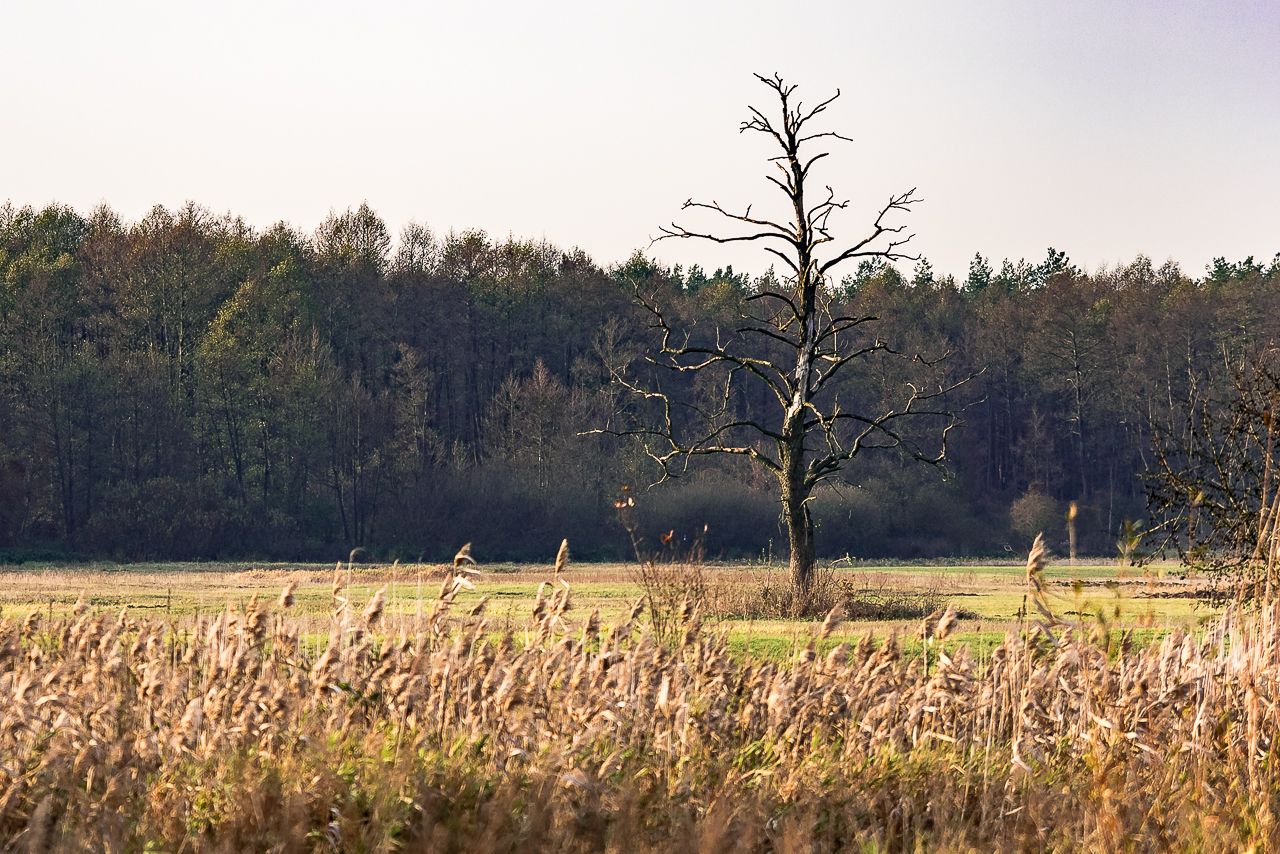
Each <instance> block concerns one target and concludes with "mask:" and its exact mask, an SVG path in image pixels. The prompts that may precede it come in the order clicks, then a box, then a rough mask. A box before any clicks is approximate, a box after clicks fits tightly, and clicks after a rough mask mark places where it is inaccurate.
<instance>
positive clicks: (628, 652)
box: [0, 568, 1280, 852]
mask: <svg viewBox="0 0 1280 854" xmlns="http://www.w3.org/2000/svg"><path fill="white" fill-rule="evenodd" d="M1032 569H1034V568H1029V572H1028V584H1029V595H1030V597H1031V599H1032V602H1033V604H1036V605H1037V608H1038V606H1039V605H1043V604H1045V603H1044V600H1043V598H1042V596H1043V592H1042V591H1043V588H1042V586H1040V581H1039V577H1038V571H1037V572H1033V571H1032ZM341 580H342V579H341V578H339V579H337V580H336V581H335V585H334V591H333V601H334V603H335V610H334V613H333V615H332V618H331V620H330V622H329V634H328V640H327V643H324V644H321V646H320V647H319V648H317V649H314V650H310V649H308V644H306V643H305V639H304V638H302V637H301V636H300V624H299V623H298V622H297V621H295V620H293V619H292V618H291V617H290V616H289V612H288V609H287V608H285V607H283V603H287V601H288V599H289V596H288V595H282V596H281V599H280V601H279V602H277V603H275V604H273V605H270V606H269V605H267V604H266V603H262V602H258V601H257V600H255V601H253V602H251V603H249V604H248V605H247V606H244V607H242V608H239V609H231V608H228V610H227V611H224V612H222V613H221V614H218V615H217V616H214V617H199V618H197V619H196V620H195V621H194V622H192V623H190V624H189V625H182V626H179V625H177V624H175V623H169V622H163V621H135V620H133V619H131V618H130V616H129V614H128V613H127V612H122V613H120V614H118V615H114V616H112V615H102V614H99V615H94V614H92V613H83V614H82V615H80V616H76V617H73V618H70V619H66V620H59V621H54V622H52V623H49V622H48V621H47V620H44V621H42V620H41V615H40V614H39V613H33V614H32V615H30V616H28V617H26V618H25V619H21V620H4V621H0V840H2V841H3V842H2V844H3V847H4V849H5V850H30V851H36V850H50V851H61V850H67V851H70V850H75V851H83V850H97V851H113V852H114V851H144V850H161V851H175V852H176V851H183V852H203V851H250V850H252V851H390V850H397V849H400V848H405V849H408V850H440V851H459V850H467V851H472V850H477V851H488V850H494V851H496V850H502V851H513V850H519V851H534V850H557V851H558V850H583V851H586V850H614V851H649V850H664V851H669V850H688V851H693V850H718V851H758V852H764V851H784V850H859V851H915V850H938V851H944V850H945V851H952V850H955V851H973V850H979V851H1027V850H1034V851H1040V850H1045V851H1057V850H1095V851H1120V850H1135V851H1147V850H1151V851H1156V850H1179V851H1239V850H1245V849H1247V848H1249V847H1250V846H1254V847H1255V850H1259V851H1261V850H1271V849H1274V848H1275V847H1276V842H1277V840H1276V821H1275V814H1276V810H1277V808H1278V807H1280V803H1278V802H1277V798H1278V797H1280V794H1278V793H1280V774H1278V773H1277V770H1276V769H1277V760H1278V759H1280V746H1278V745H1277V743H1276V733H1277V732H1280V708H1278V707H1277V703H1276V701H1277V690H1276V686H1277V684H1280V610H1278V609H1277V607H1276V606H1275V605H1270V606H1268V607H1266V608H1263V609H1260V610H1256V611H1252V612H1247V613H1246V612H1243V611H1241V610H1238V609H1232V610H1229V611H1228V612H1227V613H1226V614H1225V616H1223V618H1222V619H1221V620H1220V621H1219V622H1217V623H1215V624H1214V625H1213V626H1211V627H1210V628H1209V629H1208V631H1207V632H1206V633H1205V634H1204V635H1203V636H1202V637H1193V636H1190V635H1187V634H1185V633H1183V632H1182V631H1177V632H1174V633H1172V634H1169V635H1167V636H1166V637H1164V639H1163V640H1162V641H1161V642H1160V643H1158V644H1156V645H1154V646H1151V647H1148V648H1146V649H1141V650H1137V649H1132V648H1130V647H1129V646H1128V645H1127V644H1125V643H1124V642H1120V643H1115V644H1113V643H1112V638H1111V636H1110V634H1107V633H1105V632H1104V633H1098V632H1090V631H1089V630H1088V629H1089V627H1087V626H1085V625H1083V624H1069V623H1064V622H1062V621H1060V620H1059V619H1057V618H1056V617H1054V616H1053V615H1052V612H1051V610H1050V609H1048V608H1045V609H1043V610H1040V609H1037V614H1038V616H1037V618H1036V619H1035V620H1029V621H1028V622H1027V624H1026V630H1025V631H1017V632H1010V633H1009V634H1008V635H1007V636H1006V637H1005V639H1004V641H1003V643H1001V644H1000V645H999V646H998V647H997V648H996V649H995V651H994V652H993V654H992V655H991V656H990V659H989V660H984V661H983V662H978V661H976V660H975V659H974V658H973V656H972V655H970V653H969V651H968V649H967V647H965V646H956V645H955V644H954V643H952V644H948V643H947V641H946V639H945V635H946V630H945V627H944V626H943V625H941V624H935V625H933V626H931V627H928V629H927V630H926V632H925V634H926V635H927V636H929V637H931V638H932V640H933V644H934V645H933V646H931V647H929V649H930V650H931V651H930V652H929V656H930V658H929V660H928V661H927V662H926V661H925V660H923V659H921V658H920V657H916V656H904V655H903V654H902V651H901V646H900V645H899V643H898V641H897V638H890V639H889V640H888V641H886V642H884V643H883V644H881V645H879V646H878V647H877V646H876V645H875V644H874V643H873V642H872V640H871V638H870V637H866V638H863V639H862V640H860V641H859V642H858V643H856V644H852V645H845V644H842V645H840V646H838V647H836V648H834V649H832V650H830V651H829V652H828V653H827V654H825V655H819V653H818V641H819V639H820V637H819V635H820V634H823V635H825V634H826V633H827V632H829V631H830V628H829V627H826V628H823V629H819V628H818V626H817V623H816V622H815V623H814V638H813V641H812V642H811V643H809V644H808V645H807V646H805V647H803V648H802V649H800V650H799V652H798V654H797V655H796V656H795V657H794V659H793V660H791V661H789V662H787V663H785V664H774V663H759V662H752V661H749V660H748V661H743V660H740V659H734V658H733V657H731V656H730V655H729V654H728V651H727V644H726V641H725V639H724V638H723V637H712V636H708V635H707V634H706V633H704V632H703V631H702V628H701V624H700V621H699V620H698V618H697V616H696V615H694V614H687V615H684V616H681V617H678V619H679V620H680V631H679V632H675V633H674V635H673V636H674V638H675V640H674V641H673V642H672V643H671V644H670V645H664V644H660V643H658V642H657V641H656V640H655V638H654V636H653V633H652V630H651V629H650V627H649V626H648V624H647V623H643V624H642V623H641V622H639V619H638V618H635V617H633V618H632V619H631V620H629V621H627V622H624V623H621V624H618V625H613V626H601V625H600V623H599V620H598V616H597V615H596V614H595V613H591V614H586V615H581V614H578V612H575V611H573V610H572V603H571V599H570V596H571V591H570V590H569V588H568V587H567V586H561V587H559V588H556V589H555V590H554V592H553V593H552V594H551V596H550V598H549V599H548V598H544V597H543V596H542V595H541V592H540V595H539V601H538V603H537V604H536V606H535V610H536V611H537V616H536V617H535V618H534V619H533V621H532V622H530V623H529V625H528V629H527V630H526V631H520V632H518V633H515V632H508V633H505V634H498V633H495V632H493V631H491V627H490V625H489V623H488V622H487V619H486V616H485V614H484V604H483V602H482V603H480V604H479V605H476V606H473V607H471V608H470V609H464V608H463V607H462V606H460V605H458V604H457V603H456V602H455V595H456V593H457V592H458V590H459V589H460V588H461V587H463V586H465V585H467V584H470V583H471V581H469V580H468V579H467V578H466V577H465V576H459V577H458V578H456V579H455V578H447V579H445V581H444V583H443V585H442V586H441V588H440V590H439V592H438V594H437V595H436V598H434V599H432V600H431V601H429V602H427V603H425V604H424V606H423V607H422V608H421V609H420V611H419V612H418V613H417V614H415V615H413V616H412V617H410V616H407V615H404V614H398V615H397V614H396V613H394V612H393V611H391V610H390V609H388V608H387V607H386V605H385V600H384V599H383V598H382V597H383V595H384V594H383V593H381V592H380V593H379V594H378V596H377V597H375V600H374V601H372V602H371V603H368V604H367V606H366V607H363V608H361V607H360V606H359V605H358V604H353V603H351V602H349V601H348V599H349V597H348V596H346V595H344V591H343V589H342V587H341ZM289 592H290V593H291V592H292V591H289ZM943 622H944V623H945V622H946V621H945V620H944V621H943Z"/></svg>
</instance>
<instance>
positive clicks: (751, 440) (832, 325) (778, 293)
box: [608, 75, 964, 590]
mask: <svg viewBox="0 0 1280 854" xmlns="http://www.w3.org/2000/svg"><path fill="white" fill-rule="evenodd" d="M756 76H757V78H758V79H759V80H760V81H761V82H762V83H763V84H764V85H765V86H768V87H769V89H770V90H772V92H773V94H774V95H775V96H776V97H777V98H778V100H779V102H780V104H779V106H780V110H779V111H778V113H775V114H774V116H775V117H774V118H771V117H770V116H769V115H767V114H766V113H765V112H764V111H762V110H760V109H757V108H755V107H750V108H749V109H750V114H751V116H750V118H749V119H748V120H747V121H745V122H743V123H742V125H741V128H740V131H742V132H746V131H752V132H756V133H763V134H765V135H767V136H768V137H769V138H771V139H772V140H773V141H774V142H775V143H776V144H777V146H778V149H779V150H780V153H779V154H778V155H777V156H775V157H772V158H770V162H772V163H773V164H775V166H776V167H777V168H778V173H775V174H770V175H768V176H767V177H768V180H769V181H770V182H771V183H772V184H774V185H775V186H776V187H777V188H778V189H779V190H781V191H782V193H783V194H784V195H785V196H786V199H787V203H788V205H787V206H788V209H789V210H788V213H787V215H786V217H785V218H775V219H770V218H766V217H761V216H758V215H753V213H752V209H751V206H748V207H747V208H746V210H745V211H744V212H742V213H740V214H739V213H733V212H730V211H729V210H726V209H725V208H724V207H722V206H721V205H720V204H719V203H718V202H714V201H713V202H711V203H709V204H708V203H702V202H695V201H693V200H692V199H691V200H689V201H688V202H686V203H685V204H684V208H683V209H685V210H690V209H692V210H695V211H710V212H713V213H715V214H717V215H719V216H722V217H724V218H725V219H727V220H729V221H730V222H731V223H733V224H735V225H736V226H737V228H738V230H739V232H740V233H737V234H727V235H722V234H715V233H712V232H709V231H694V230H690V229H687V228H685V227H683V226H680V225H676V224H674V223H673V224H672V225H671V227H669V228H663V229H662V232H663V233H662V236H661V237H659V238H657V239H658V240H665V239H670V238H685V239H688V238H694V239H698V240H707V241H711V242H714V243H721V244H725V243H738V242H755V241H759V242H760V243H761V244H762V245H763V248H764V249H765V251H766V252H769V253H771V254H772V255H774V256H776V257H777V258H778V259H780V260H781V262H782V264H783V266H784V276H783V278H782V281H781V282H779V283H778V284H777V285H776V286H774V287H772V288H771V287H763V288H761V289H760V290H759V291H758V292H756V293H754V294H752V295H751V296H749V297H747V299H746V300H745V301H744V303H743V311H742V317H743V318H744V320H745V323H744V325H742V326H741V327H739V328H738V329H736V330H735V331H734V333H733V334H732V335H723V336H722V335H721V334H719V332H718V331H717V334H716V335H715V336H714V337H712V338H708V337H707V336H706V335H703V334H702V332H701V330H688V331H684V330H682V331H677V330H676V329H674V328H673V326H672V324H671V322H670V320H671V318H670V315H669V312H667V311H666V310H665V309H664V308H663V307H662V306H660V305H659V304H658V302H657V297H656V295H646V294H644V293H642V292H641V291H640V289H639V287H637V292H636V296H637V299H638V300H639V301H640V303H641V304H642V305H643V306H644V307H645V308H646V309H647V310H648V311H649V312H650V313H651V314H652V318H653V326H654V327H655V328H656V329H658V330H659V331H660V333H661V338H662V344H661V348H660V349H658V350H657V352H656V353H655V354H654V355H652V356H651V357H650V361H651V362H652V363H653V364H655V365H657V366H659V367H662V368H665V369H667V370H669V371H672V372H675V373H677V374H684V373H688V372H695V373H698V372H704V373H706V374H710V375H713V376H715V377H716V380H717V385H716V387H717V393H716V395H715V401H714V402H713V403H711V404H706V403H702V404H699V403H697V402H695V401H693V400H690V399H689V398H688V396H687V395H686V396H684V397H680V396H678V395H677V394H676V393H674V392H672V393H669V392H666V391H663V390H662V388H661V387H660V384H655V385H652V386H651V385H647V384H646V383H645V382H644V381H642V380H639V379H635V378H632V377H629V376H627V375H626V374H625V373H624V372H623V371H615V372H614V375H615V378H616V379H617V380H618V381H619V382H620V383H621V384H623V385H624V386H626V387H628V388H629V389H630V390H631V391H632V392H634V393H635V394H637V395H639V396H640V397H641V398H643V399H644V400H646V401H648V402H649V403H650V404H652V408H651V409H649V410H648V411H647V412H646V411H643V410H644V409H645V407H644V406H641V407H640V409H641V410H642V411H641V412H638V413H636V414H635V416H634V417H635V420H634V422H633V423H632V424H630V425H629V426H627V427H622V428H620V429H612V430H610V431H608V432H613V433H617V434H619V435H632V436H641V437H643V438H644V440H645V442H646V445H647V448H648V451H649V454H650V455H651V456H652V457H653V458H654V459H655V460H656V461H657V462H658V463H659V464H660V465H661V466H662V469H663V472H664V477H665V476H667V475H669V474H671V473H672V472H671V467H672V466H673V464H678V463H679V462H680V461H683V462H684V464H685V465H687V463H688V459H689V457H691V456H694V455H700V454H736V455H741V456H744V457H746V458H748V459H750V460H752V461H753V462H755V463H756V464H758V465H760V466H763V467H764V468H765V469H767V470H768V471H769V472H771V473H773V474H774V475H775V476H776V477H777V478H778V482H779V484H780V486H781V498H782V508H783V516H784V518H785V519H786V524H787V533H788V538H789V540H790V546H791V566H790V572H791V578H792V581H793V583H794V584H795V585H796V586H797V587H798V588H799V589H801V590H807V589H809V588H810V587H811V586H812V584H813V581H814V570H815V563H816V553H815V549H814V524H813V519H812V518H811V516H810V512H809V507H808V505H809V502H810V499H811V498H812V497H813V495H814V489H815V487H817V486H818V484H820V483H822V482H824V481H825V480H828V479H830V478H832V477H834V476H836V475H838V474H839V473H840V471H841V470H842V469H843V468H844V467H845V466H846V464H847V463H849V461H850V460H852V459H853V458H854V457H856V456H858V455H859V454H860V453H862V452H863V451H867V450H871V449H875V448H880V449H885V448H896V449H899V450H902V451H904V452H906V453H907V454H908V455H910V456H911V457H912V458H914V459H916V460H920V461H924V462H928V463H931V464H934V465H937V464H940V463H941V462H942V461H943V459H944V456H945V451H946V444H945V439H946V435H947V432H948V430H949V429H950V428H951V426H953V425H954V424H955V421H956V418H955V415H954V413H953V412H952V411H950V410H948V409H945V408H940V406H939V404H940V401H939V398H940V397H942V396H944V395H946V394H947V393H948V392H950V391H952V390H953V389H954V388H956V387H957V386H958V385H960V384H962V383H963V382H964V380H963V379H961V380H959V381H958V382H948V381H945V380H943V381H938V380H936V379H934V378H933V377H932V374H933V373H934V371H933V369H934V367H935V365H936V362H930V361H927V360H925V359H922V358H920V357H919V356H914V357H908V356H904V355H903V354H901V353H898V352H897V351H895V350H894V349H893V348H892V347H891V346H890V344H889V343H888V342H886V341H883V340H881V339H879V338H878V337H873V336H870V335H869V334H868V331H867V329H866V328H865V327H866V326H867V324H870V323H871V322H872V321H875V320H877V319H878V317H877V316H874V315H869V314H865V313H863V311H862V310H861V309H857V310H855V309H850V308H848V307H847V306H846V305H844V304H842V303H840V302H839V301H837V300H836V299H835V297H834V295H833V291H834V289H833V288H832V287H831V281H832V275H833V271H834V270H835V268H836V267H837V266H839V265H841V264H843V263H845V262H847V261H851V260H854V259H861V260H863V261H866V260H869V259H879V260H881V261H894V260H900V259H914V256H912V255H909V254H907V253H906V252H905V251H904V246H905V244H906V243H907V242H908V241H909V240H910V239H911V235H909V234H904V226H902V225H892V224H891V223H890V219H891V218H892V217H893V215H895V214H900V213H903V212H906V211H909V210H910V208H911V206H912V205H913V204H915V202H916V201H918V199H917V198H916V196H915V190H909V191H907V192H905V193H902V194H900V195H895V196H892V197H891V198H890V199H889V201H888V203H887V204H885V205H884V207H883V208H882V209H881V210H880V211H879V214H878V215H877V216H876V218H875V220H874V222H873V223H872V225H871V229H870V233H869V234H867V235H866V236H865V237H863V238H862V239H861V240H858V241H856V242H853V243H851V244H848V245H846V246H845V248H838V247H837V246H828V244H834V243H835V238H834V237H833V236H832V234H831V232H830V231H829V230H828V221H829V219H830V218H831V216H832V214H834V213H836V212H837V211H841V210H844V209H845V208H846V207H848V204H849V202H848V201H847V200H844V201H841V200H839V199H837V197H836V195H835V193H834V191H833V190H832V189H831V187H829V186H827V187H824V188H822V189H821V190H820V191H819V192H817V193H815V194H814V196H815V198H810V196H809V192H810V190H811V189H813V179H812V176H811V174H810V173H811V170H812V169H813V167H814V165H815V164H816V163H817V162H818V161H819V160H821V159H822V158H823V157H826V156H827V154H828V153H829V152H827V151H823V150H818V151H816V152H815V151H812V150H811V149H813V148H814V147H815V146H814V143H815V142H819V141H822V140H844V141H849V140H848V138H847V137H844V136H842V135H840V134H838V133H836V132H833V131H821V130H811V129H810V123H811V122H813V120H814V119H815V118H817V117H818V116H819V115H821V114H822V113H823V112H824V111H825V110H826V109H827V107H828V106H829V105H830V104H831V103H832V102H833V101H834V100H835V99H836V98H838V97H839V95H840V93H839V91H837V92H836V94H835V95H834V96H832V97H830V98H828V99H827V100H825V101H822V102H821V103H819V104H818V105H817V106H814V107H812V108H809V109H805V108H804V107H802V105H801V103H800V102H799V101H798V100H796V99H795V98H794V97H793V96H794V93H795V89H796V87H795V86H794V85H788V84H786V83H784V81H783V80H782V78H781V77H780V76H777V75H775V76H773V77H771V78H770V77H763V76H760V75H756ZM874 354H888V355H893V356H900V357H903V358H905V359H909V360H910V361H912V362H914V363H916V365H917V366H918V367H920V368H921V369H922V372H923V373H925V374H929V375H930V376H929V377H928V378H927V379H926V380H924V381H923V382H921V381H919V379H918V380H917V382H915V383H911V382H908V383H905V387H904V388H903V392H902V396H901V399H900V400H899V401H898V402H896V404H893V405H887V406H884V407H883V408H878V409H873V410H872V411H866V410H865V408H861V407H860V408H859V410H855V411H847V410H846V409H845V407H844V405H842V402H841V400H840V399H839V396H838V395H837V394H836V388H835V380H836V378H837V377H838V376H841V371H843V370H844V368H845V367H846V366H848V365H849V364H850V363H853V362H856V361H859V360H863V359H867V358H868V357H871V356H873V355H874ZM747 380H751V381H753V382H759V383H763V384H764V385H765V386H767V388H768V390H769V392H772V395H771V396H770V395H769V394H768V392H766V393H765V395H766V398H767V399H769V400H770V401H772V400H774V399H776V402H777V406H776V407H773V405H772V403H770V405H769V412H768V413H767V414H765V415H753V414H748V415H742V414H740V412H739V409H740V408H739V407H736V406H735V403H734V398H735V395H737V394H739V393H740V392H739V386H740V385H742V384H743V382H744V381H747ZM867 405H870V406H875V404H867ZM673 409H675V410H687V412H688V413H689V415H688V416H686V415H685V413H684V412H683V411H681V412H678V413H676V414H673ZM926 423H928V424H929V426H931V427H934V428H940V429H931V430H928V431H926V433H925V434H924V436H927V438H924V437H923V436H922V434H921V432H920V430H919V429H918V428H919V427H921V426H925V424H926ZM925 444H930V445H931V446H932V447H931V449H929V450H926V448H925V447H924V445H925Z"/></svg>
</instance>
